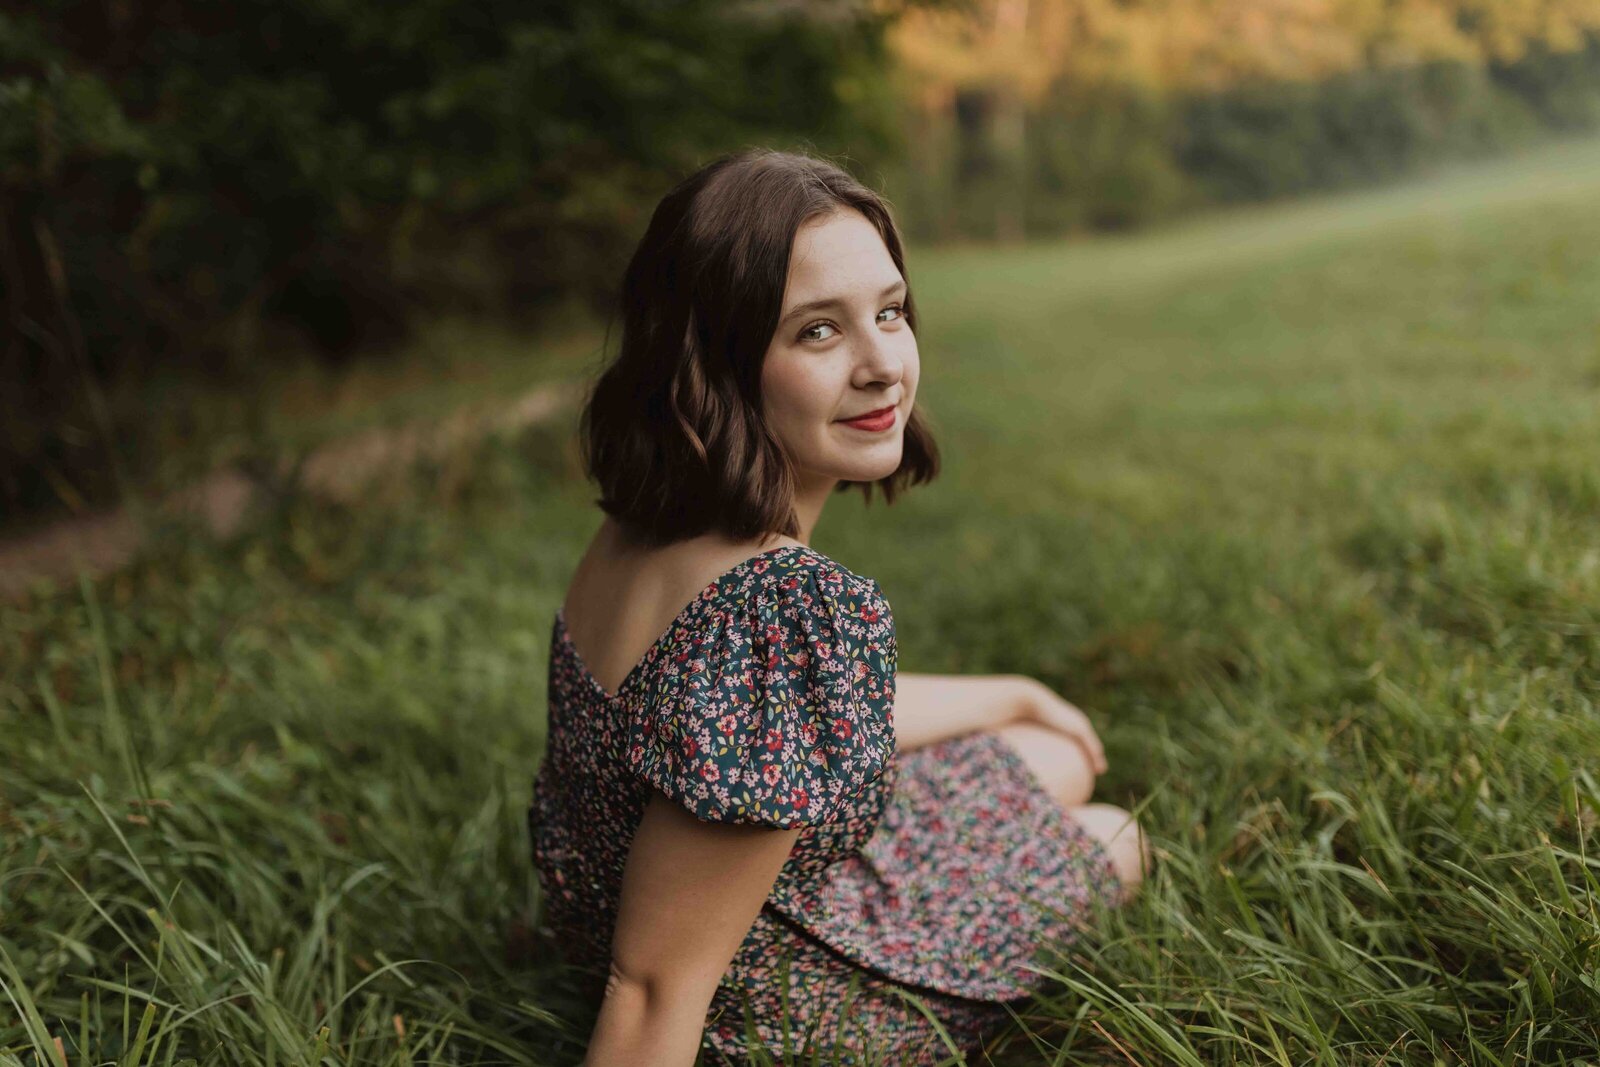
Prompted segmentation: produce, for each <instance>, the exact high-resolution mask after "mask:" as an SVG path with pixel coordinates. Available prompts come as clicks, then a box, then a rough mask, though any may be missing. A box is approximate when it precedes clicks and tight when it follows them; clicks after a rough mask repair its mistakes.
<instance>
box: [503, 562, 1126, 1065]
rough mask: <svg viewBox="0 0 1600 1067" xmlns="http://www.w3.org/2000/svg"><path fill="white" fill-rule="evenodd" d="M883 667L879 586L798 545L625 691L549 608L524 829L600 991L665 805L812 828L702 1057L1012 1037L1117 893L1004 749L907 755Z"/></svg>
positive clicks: (763, 565)
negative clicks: (1073, 944)
mask: <svg viewBox="0 0 1600 1067" xmlns="http://www.w3.org/2000/svg"><path fill="white" fill-rule="evenodd" d="M895 666H896V645H895V633H894V621H893V616H892V615H891V613H890V610H889V603H888V601H887V600H886V599H885V598H884V595H883V591H882V589H881V588H880V587H879V585H878V583H877V582H876V581H875V580H873V579H871V578H864V577H862V576H859V575H856V574H854V573H852V572H850V571H849V570H847V569H845V568H844V567H843V566H841V565H840V564H838V563H836V562H834V561H833V560H831V559H830V558H828V557H827V556H825V555H823V554H822V553H820V552H818V551H816V550H815V549H812V548H810V547H809V546H804V545H783V546H780V547H778V548H774V549H770V550H768V551H765V552H762V553H760V554H758V555H756V556H753V557H751V558H750V559H747V560H745V561H743V562H741V563H739V564H737V565H736V566H734V567H733V568H731V569H730V570H728V571H727V572H726V573H724V574H723V575H721V576H720V577H718V578H716V579H715V580H714V581H712V582H711V583H710V584H709V585H707V586H706V587H705V589H704V590H702V591H701V593H700V594H699V596H698V597H696V598H695V599H694V600H693V601H691V602H690V603H689V604H688V605H686V606H685V607H684V609H683V610H682V611H681V612H680V613H679V615H678V617H677V618H676V619H674V620H673V622H672V624H671V626H669V627H668V628H667V630H666V632H665V633H663V634H662V635H661V637H660V638H659V639H658V640H657V641H656V643H655V644H654V645H653V646H651V648H650V649H649V651H648V652H646V654H645V656H644V658H643V659H642V660H641V661H640V662H639V663H638V664H637V665H636V666H635V667H634V669H633V670H632V671H631V672H630V673H629V674H628V676H627V678H625V679H624V680H623V681H622V682H621V683H620V684H619V685H618V687H617V691H616V692H615V693H608V692H606V690H605V689H604V688H603V687H602V686H601V685H600V683H599V682H597V681H596V680H595V678H594V676H593V675H592V674H590V673H589V671H588V669H587V668H586V667H585V666H584V663H583V661H582V659H581V658H580V657H579V655H578V652H577V650H576V649H575V648H574V647H573V644H572V641H571V638H570V636H569V635H568V633H567V630H566V620H565V617H564V616H563V614H562V613H561V612H560V611H559V610H558V611H557V613H556V617H555V623H554V626H553V628H552V633H551V644H550V684H549V697H550V705H549V711H550V718H549V734H548V743H547V745H546V749H545V754H544V756H543V759H542V761H541V763H540V766H539V770H538V774H537V776H536V777H535V779H534V785H533V801H532V805H531V806H530V808H529V811H528V824H529V829H530V832H531V837H532V849H533V862H534V866H535V868H536V869H537V872H538V875H539V881H540V885H541V888H542V900H543V907H544V920H545V922H546V923H547V924H548V925H549V926H550V927H551V929H552V930H553V931H554V932H555V933H556V934H557V936H558V938H559V940H560V943H561V944H562V945H563V947H564V953H565V955H566V956H567V957H568V959H569V961H570V962H572V963H573V964H574V965H576V966H577V967H578V968H579V969H580V970H581V971H583V972H584V973H586V974H588V975H590V976H591V977H592V978H593V979H594V981H595V982H596V983H597V984H596V989H598V984H599V983H601V982H603V977H604V973H605V970H606V966H607V964H608V962H609V956H610V942H611V934H612V931H613V929H614V927H615V923H616V915H617V906H618V900H619V896H620V891H621V884H622V871H623V867H624V864H625V862H626V860H627V855H628V846H629V842H630V841H631V840H632V837H633V834H634V832H635V830H636V829H637V828H638V825H639V820H640V818H641V816H642V815H643V812H644V807H645V804H646V802H647V801H648V800H649V798H650V796H651V792H652V790H658V791H660V792H661V793H663V794H665V795H666V796H667V797H668V798H669V799H671V800H672V801H674V802H676V803H678V804H681V805H682V806H683V807H685V808H686V809H688V810H689V811H690V812H692V813H693V814H694V815H695V816H696V817H697V818H700V819H702V820H704V821H706V822H719V823H742V824H757V825H765V826H773V827H782V828H795V827H799V828H802V829H801V833H800V834H799V836H798V838H797V839H796V842H795V845H794V847H793V850H792V851H791V853H790V855H789V859H788V861H787V862H786V863H785V865H784V867H783V869H782V872H781V873H780V874H779V876H778V879H777V881H776V883H775V884H774V885H773V887H772V892H771V894H770V895H769V896H768V898H767V901H766V903H765V904H764V905H763V907H762V909H761V912H760V914H759V915H758V917H757V919H756V921H755V923H754V924H753V925H752V927H751V929H750V932H749V934H748V935H747V936H746V937H745V939H744V942H743V944H742V945H741V946H740V948H739V949H738V951H737V953H736V954H735V956H734V959H733V961H732V963H731V964H730V965H729V967H728V970H727V972H726V973H725V974H724V975H723V977H722V980H721V982H720V984H719V985H718V987H717V990H716V993H715V995H714V997H713V998H712V1001H711V1006H710V1011H709V1013H708V1015H707V1023H706V1029H705V1033H704V1038H703V1045H704V1047H705V1049H706V1050H707V1051H708V1052H709V1053H710V1055H709V1057H707V1059H708V1062H740V1063H742V1062H746V1055H745V1053H746V1050H747V1048H749V1047H750V1046H751V1045H756V1046H764V1047H765V1048H766V1049H767V1051H768V1052H769V1053H770V1054H772V1055H773V1056H775V1057H777V1058H779V1060H780V1062H782V1059H781V1058H782V1056H783V1055H784V1050H785V1048H787V1049H789V1050H790V1051H793V1052H807V1051H810V1050H814V1049H820V1050H822V1051H823V1052H824V1053H826V1054H832V1053H835V1052H843V1053H844V1054H845V1055H844V1056H843V1057H842V1061H843V1062H847V1063H868V1062H871V1063H893V1064H914V1063H937V1062H940V1061H942V1060H948V1059H949V1058H950V1057H952V1055H953V1054H954V1051H953V1050H952V1049H951V1048H950V1047H949V1046H948V1045H947V1044H946V1043H945V1042H944V1040H942V1039H941V1038H940V1037H939V1036H938V1035H937V1033H936V1030H935V1027H934V1026H933V1024H932V1023H931V1022H930V1020H929V1018H928V1015H927V1014H925V1012H924V1011H923V1010H921V1009H919V1007H918V1003H917V1002H920V1004H921V1005H922V1006H923V1007H924V1008H926V1010H927V1012H930V1013H931V1014H932V1015H933V1016H935V1017H936V1018H938V1020H939V1021H940V1023H941V1024H942V1025H943V1027H944V1028H945V1030H946V1032H947V1033H948V1034H949V1035H950V1036H951V1038H952V1039H953V1040H954V1041H955V1043H956V1046H957V1048H958V1049H959V1050H960V1051H962V1052H969V1051H971V1050H973V1049H974V1048H975V1047H976V1045H977V1044H978V1043H979V1042H980V1041H981V1040H982V1039H983V1038H984V1036H985V1035H987V1034H989V1033H992V1032H993V1031H994V1030H995V1029H997V1028H998V1027H1000V1026H1002V1025H1004V1024H1005V1023H1006V1022H1007V1021H1008V1019H1009V1018H1010V1014H1009V1012H1008V1010H1007V1007H1008V1006H1010V1007H1012V1008H1015V1007H1017V1006H1019V1005H1020V1004H1021V1002H1023V1001H1025V1000H1027V999H1028V998H1029V997H1030V996H1031V994H1032V993H1033V992H1034V990H1035V989H1036V988H1037V986H1038V984H1039V982H1040V981H1041V978H1040V976H1039V975H1038V974H1037V973H1036V972H1034V971H1032V970H1030V969H1029V964H1030V962H1031V961H1032V960H1033V958H1034V956H1035V955H1036V953H1037V951H1038V949H1039V947H1040V946H1041V945H1042V944H1044V943H1046V942H1050V943H1053V944H1056V945H1064V944H1067V943H1069V942H1070V941H1071V940H1072V939H1073V938H1074V937H1075V936H1076V935H1077V934H1078V933H1079V932H1080V930H1081V929H1082V926H1083V920H1084V918H1085V917H1086V915H1087V914H1088V912H1089V910H1090V909H1089V904H1090V903H1091V901H1092V900H1093V899H1096V898H1098V899H1100V900H1104V901H1109V900H1113V899H1115V898H1116V896H1117V895H1118V894H1119V893H1120V889H1121V886H1120V884H1119V881H1118V878H1117V874H1116V872H1115V869H1114V868H1113V866H1112V864H1111V861H1110V858H1109V857H1108V856H1107V854H1106V852H1105V849H1104V848H1103V846H1102V845H1101V844H1100V842H1099V841H1098V839H1096V838H1095V837H1094V836H1093V835H1091V834H1089V833H1088V832H1087V831H1086V830H1085V829H1084V828H1083V826H1082V825H1081V824H1079V823H1078V822H1076V821H1075V820H1073V819H1072V818H1071V817H1070V816H1068V814H1067V813H1066V811H1065V809H1063V808H1062V807H1061V806H1060V805H1059V804H1058V803H1057V802H1056V801H1055V800H1054V799H1053V798H1052V797H1051V796H1050V795H1049V794H1047V793H1046V792H1045V791H1044V790H1043V788H1042V787H1041V786H1040V784H1039V781H1038V779H1037V778H1036V777H1034V775H1033V773H1032V772H1031V771H1030V770H1029V769H1028V767H1027V765H1026V764H1025V763H1023V762H1022V760H1021V758H1020V757H1019V756H1018V755H1017V754H1016V753H1015V752H1014V751H1013V750H1012V749H1011V747H1010V746H1009V745H1008V744H1007V743H1006V742H1005V741H1003V740H1001V739H1000V738H999V737H998V736H997V735H995V734H994V733H992V732H988V731H978V732H973V733H969V734H966V735H963V736H960V737H956V738H951V739H947V740H945V741H942V742H939V743H936V744H932V745H926V746H923V747H921V748H918V749H915V750H912V751H909V752H899V751H898V750H897V749H896V747H895V732H894V681H895ZM786 1019H787V1026H786V1025H785V1020H786Z"/></svg>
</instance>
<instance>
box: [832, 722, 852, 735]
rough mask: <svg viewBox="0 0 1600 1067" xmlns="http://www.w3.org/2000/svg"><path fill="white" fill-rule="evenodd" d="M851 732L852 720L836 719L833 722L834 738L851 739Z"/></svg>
mask: <svg viewBox="0 0 1600 1067" xmlns="http://www.w3.org/2000/svg"><path fill="white" fill-rule="evenodd" d="M851 732H852V731H851V727H850V720H849V719H835V720H833V736H835V737H849V736H850V734H851Z"/></svg>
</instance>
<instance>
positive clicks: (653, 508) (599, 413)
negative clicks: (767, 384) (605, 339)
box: [579, 149, 939, 545]
mask: <svg viewBox="0 0 1600 1067" xmlns="http://www.w3.org/2000/svg"><path fill="white" fill-rule="evenodd" d="M839 209H853V210H855V211H859V212H860V213H861V214H862V215H864V216H866V218H867V219H868V221H870V222H871V223H872V224H873V225H874V226H875V227H877V230H878V233H879V234H880V235H882V237H883V243H884V245H885V246H886V247H887V249H888V251H889V255H890V257H891V258H892V259H893V260H894V265H895V267H896V268H898V269H899V271H900V275H901V277H906V268H905V254H904V251H903V249H902V246H901V242H900V234H899V231H898V230H897V229H896V227H895V224H894V219H893V217H892V216H891V214H890V212H889V207H888V204H887V203H885V202H884V200H883V199H882V198H881V197H880V196H879V195H878V194H877V193H875V192H873V191H872V190H871V189H868V188H867V187H866V186H864V185H862V184H861V183H860V182H858V181H857V180H856V179H855V178H853V177H851V175H850V174H848V173H847V172H846V171H844V170H843V169H842V168H840V167H839V166H837V165H835V164H833V163H831V162H828V161H826V160H822V159H818V158H814V157H812V156H808V155H801V154H797V153H792V152H779V151H775V150H772V149H750V150H746V151H743V152H738V153H735V154H732V155H727V156H723V157H722V158H720V159H717V160H715V161H713V162H711V163H709V164H707V165H706V166H704V167H702V168H701V169H700V170H698V171H696V172H695V173H694V174H693V175H691V176H690V177H688V178H686V179H685V180H684V181H682V182H681V183H679V184H678V185H677V186H676V187H675V188H673V189H672V191H671V192H669V193H667V195H666V196H665V197H663V198H662V200H661V203H660V204H658V205H657V206H656V209H655V212H654V213H653V214H652V215H651V217H650V224H649V226H648V227H647V228H646V230H645V234H644V237H643V238H642V239H641V240H640V242H639V246H638V248H637V249H635V251H634V254H633V258H632V259H631V260H630V261H629V263H628V268H627V271H626V273H625V274H624V276H623V282H622V291H621V294H620V296H621V300H620V307H619V309H618V311H619V315H620V318H621V321H622V341H621V350H620V352H619V353H618V354H617V357H616V359H615V360H614V361H613V362H612V363H611V364H610V365H609V366H608V367H606V369H605V370H604V371H603V372H602V373H601V375H600V376H599V378H598V379H597V380H596V382H595V384H594V387H593V389H592V391H591V392H590V394H589V398H588V400H587V402H586V403H585V404H584V407H583V412H582V414H581V415H580V417H579V437H580V448H581V451H582V456H583V464H584V468H585V473H586V474H588V476H589V477H591V478H593V479H594V480H595V481H597V482H598V483H599V486H600V490H601V496H600V497H599V499H598V500H596V501H595V503H596V504H598V505H599V507H600V509H601V510H602V511H604V512H605V513H606V514H608V515H610V516H612V517H613V518H615V519H616V520H617V521H618V522H619V523H620V524H621V525H622V526H623V527H624V529H626V530H627V531H628V533H629V534H630V535H631V536H634V537H636V538H638V539H640V540H643V541H645V542H647V543H650V544H656V545H660V544H667V543H671V542H674V541H679V540H682V539H684V538H688V537H693V536H695V535H697V534H700V533H704V532H707V531H710V530H720V531H722V532H723V533H724V534H725V535H726V536H727V537H729V538H730V539H733V540H741V541H742V540H750V539H760V538H763V537H764V536H765V535H766V534H768V533H772V532H780V533H783V534H786V535H788V536H791V537H793V536H797V535H798V521H797V518H796V516H795V512H794V508H793V504H792V498H793V489H794V484H795V470H794V467H793V464H792V462H791V460H790V459H789V457H788V456H787V455H785V453H784V452H783V449H782V448H781V447H780V446H779V443H778V440H777V438H776V437H774V436H773V434H772V432H771V431H770V430H769V429H768V428H767V426H766V424H765V420H763V418H762V416H761V365H762V362H763V360H764V358H765V356H766V352H767V347H768V345H769V344H770V343H771V340H772V336H773V333H774V331H776V329H777V326H778V320H779V317H780V313H781V311H782V308H783V295H784V289H785V287H786V285H787V283H788V274H789V255H790V250H791V248H792V246H793V244H794V237H795V232H796V231H797V230H798V229H799V228H800V226H801V225H802V224H803V223H805V222H806V221H808V220H809V219H812V218H815V217H817V216H819V215H825V214H828V213H829V212H832V211H835V210H839ZM903 306H904V308H905V321H906V323H907V324H908V325H909V326H910V327H911V329H912V330H913V331H915V330H916V325H917V314H916V304H915V302H914V301H913V299H912V295H911V290H910V279H909V278H907V290H906V297H905V300H904V301H903ZM904 432H905V437H904V448H903V453H902V456H901V461H900V466H899V467H898V468H896V470H895V471H894V472H893V473H892V474H889V475H886V476H885V477H883V478H880V479H878V480H877V481H876V482H848V481H845V482H841V483H840V484H839V486H838V488H839V489H840V490H844V489H847V488H849V487H850V486H853V485H859V486H860V487H861V490H862V495H863V496H864V497H865V498H866V500H867V502H868V504H870V503H871V501H872V487H873V485H877V486H878V487H879V488H880V489H881V490H882V492H883V496H884V500H885V501H886V502H888V503H893V501H894V498H895V495H896V494H897V492H898V491H899V490H900V489H901V488H902V487H903V486H904V485H906V484H916V483H920V482H926V481H929V480H931V479H932V478H933V477H934V476H935V475H936V474H938V472H939V451H938V448H937V446H936V445H935V444H934V441H933V437H932V435H931V434H930V433H929V431H928V428H927V426H926V424H925V421H924V419H923V417H922V416H920V415H919V414H918V412H917V411H916V410H913V411H912V413H911V417H910V418H909V419H908V420H907V421H906V427H905V431H904Z"/></svg>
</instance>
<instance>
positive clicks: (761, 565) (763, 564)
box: [750, 559, 772, 574]
mask: <svg viewBox="0 0 1600 1067" xmlns="http://www.w3.org/2000/svg"><path fill="white" fill-rule="evenodd" d="M770 566H772V561H771V560H770V559H758V560H756V561H755V562H754V563H752V564H751V565H750V569H751V570H753V571H755V572H756V573H757V574H762V573H764V572H765V571H766V569H767V568H768V567H770Z"/></svg>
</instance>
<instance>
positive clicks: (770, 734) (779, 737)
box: [766, 729, 783, 752]
mask: <svg viewBox="0 0 1600 1067" xmlns="http://www.w3.org/2000/svg"><path fill="white" fill-rule="evenodd" d="M766 744H767V751H768V752H776V751H778V749H780V748H782V747H783V734H782V733H781V732H780V731H778V730H775V729H774V730H768V731H767V742H766Z"/></svg>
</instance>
